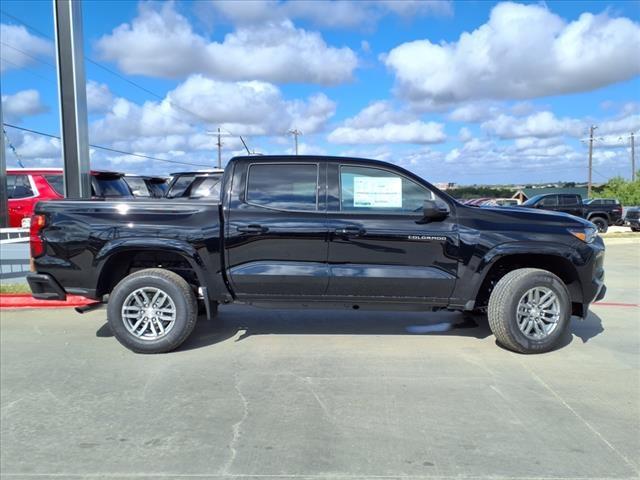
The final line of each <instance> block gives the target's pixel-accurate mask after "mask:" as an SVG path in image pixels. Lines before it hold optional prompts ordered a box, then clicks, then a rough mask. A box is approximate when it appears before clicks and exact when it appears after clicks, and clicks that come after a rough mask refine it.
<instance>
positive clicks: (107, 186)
mask: <svg viewBox="0 0 640 480" xmlns="http://www.w3.org/2000/svg"><path fill="white" fill-rule="evenodd" d="M95 180H96V183H97V184H98V191H97V192H96V193H97V195H98V196H99V197H130V196H131V190H130V189H129V186H128V185H127V182H125V181H124V178H122V177H96V178H95Z"/></svg>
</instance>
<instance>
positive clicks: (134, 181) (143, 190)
mask: <svg viewBox="0 0 640 480" xmlns="http://www.w3.org/2000/svg"><path fill="white" fill-rule="evenodd" d="M125 181H126V182H127V183H128V184H129V186H130V187H131V191H132V192H133V194H134V195H135V196H136V197H149V196H151V193H150V192H149V189H148V188H147V184H146V182H145V181H144V180H143V179H142V178H140V177H125Z"/></svg>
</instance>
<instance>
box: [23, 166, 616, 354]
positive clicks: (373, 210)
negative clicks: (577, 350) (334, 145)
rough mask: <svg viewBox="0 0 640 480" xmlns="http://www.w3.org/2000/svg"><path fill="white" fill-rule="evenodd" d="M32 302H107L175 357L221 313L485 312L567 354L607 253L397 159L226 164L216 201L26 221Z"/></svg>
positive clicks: (120, 329)
mask: <svg viewBox="0 0 640 480" xmlns="http://www.w3.org/2000/svg"><path fill="white" fill-rule="evenodd" d="M31 252H32V257H33V259H32V265H33V271H34V272H33V273H31V274H29V275H28V277H27V278H28V281H29V285H30V286H31V289H32V292H33V296H34V297H36V298H39V299H57V300H60V299H64V298H66V295H67V294H79V295H83V296H85V297H89V298H92V299H95V300H96V301H98V302H103V301H105V300H107V298H108V305H107V317H108V321H109V324H110V327H111V329H112V331H113V333H114V335H115V337H116V338H117V339H118V340H119V341H120V342H121V343H122V344H123V345H125V346H126V347H128V348H129V349H131V350H133V351H136V352H142V353H157V352H166V351H169V350H172V349H175V348H176V347H178V346H179V345H180V344H181V343H182V342H183V341H184V340H185V339H186V338H187V337H188V336H189V334H190V333H191V331H192V330H193V328H194V324H195V322H196V319H197V310H198V297H199V296H201V302H202V303H203V304H204V308H205V309H206V311H207V316H208V317H209V318H212V317H214V316H215V314H216V312H217V307H218V305H219V304H228V303H244V304H251V305H256V306H261V307H275V308H278V307H319V308H346V309H386V310H417V311H433V310H438V309H448V310H457V311H477V312H485V313H486V314H487V315H488V321H489V325H490V327H491V329H492V331H493V332H494V334H495V335H496V337H497V340H498V342H499V343H500V344H502V345H504V346H505V347H507V348H509V349H511V350H514V351H517V352H525V353H535V352H544V351H548V350H550V349H552V348H554V347H555V346H557V345H558V342H559V341H560V338H561V337H562V336H563V335H564V333H565V332H566V330H567V328H568V326H569V320H570V317H571V315H572V314H573V315H577V316H579V317H584V316H585V315H587V310H588V307H589V304H590V303H591V302H593V301H594V300H598V299H601V298H603V296H604V293H605V290H606V288H605V286H604V270H603V260H604V244H603V242H602V240H601V238H600V237H599V236H598V235H597V232H596V229H595V228H594V227H593V225H592V224H591V223H589V222H587V221H585V220H583V219H580V218H577V217H574V216H571V215H566V214H564V213H556V212H545V211H537V210H529V209H521V208H510V207H496V208H490V207H485V208H477V207H468V206H465V205H462V204H461V203H459V202H457V201H456V200H454V199H453V198H451V197H450V196H448V195H447V194H446V193H444V192H442V191H440V190H438V189H437V188H435V187H434V186H433V185H432V184H430V183H428V182H426V181H425V180H423V179H422V178H420V177H418V176H417V175H414V174H413V173H411V172H409V171H407V170H405V169H403V168H400V167H398V166H396V165H391V164H388V163H384V162H380V161H375V160H366V159H356V158H340V157H320V156H260V157H253V156H247V157H236V158H233V159H232V160H231V161H230V162H229V164H228V166H227V168H226V169H225V172H224V176H223V178H222V188H221V196H220V198H219V199H217V200H215V201H214V200H207V199H205V200H202V199H199V200H190V199H182V200H179V201H172V200H169V199H161V200H158V199H154V200H153V201H149V200H144V199H136V200H131V201H90V200H81V201H74V200H64V201H54V202H45V203H41V204H39V205H38V206H37V208H36V214H35V215H34V217H33V219H32V223H31Z"/></svg>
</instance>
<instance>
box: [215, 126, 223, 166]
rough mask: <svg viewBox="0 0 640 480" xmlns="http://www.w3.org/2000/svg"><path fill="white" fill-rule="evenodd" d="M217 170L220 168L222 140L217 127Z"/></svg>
mask: <svg viewBox="0 0 640 480" xmlns="http://www.w3.org/2000/svg"><path fill="white" fill-rule="evenodd" d="M216 145H218V168H222V138H221V135H220V127H218V143H216Z"/></svg>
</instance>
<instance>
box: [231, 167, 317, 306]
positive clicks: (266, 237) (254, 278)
mask: <svg viewBox="0 0 640 480" xmlns="http://www.w3.org/2000/svg"><path fill="white" fill-rule="evenodd" d="M238 172H239V173H238ZM325 185H326V165H325V164H323V163H321V162H311V161H308V162H305V161H304V160H301V161H299V162H298V161H296V162H283V163H278V162H260V161H255V162H252V161H244V162H237V163H236V165H235V172H234V175H233V180H232V185H231V194H230V196H229V199H230V200H229V202H228V207H227V208H228V212H227V225H226V255H227V275H228V278H229V279H230V281H231V283H232V287H233V289H234V291H235V293H236V295H237V296H238V298H241V299H243V298H245V299H246V298H260V296H262V295H268V296H270V298H271V299H273V296H279V297H280V298H282V299H283V300H285V301H286V300H287V299H288V298H291V299H296V298H300V297H317V296H321V295H323V294H324V293H325V290H326V288H327V284H328V277H329V275H328V267H327V249H328V246H327V241H328V228H327V222H326V189H325Z"/></svg>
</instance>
